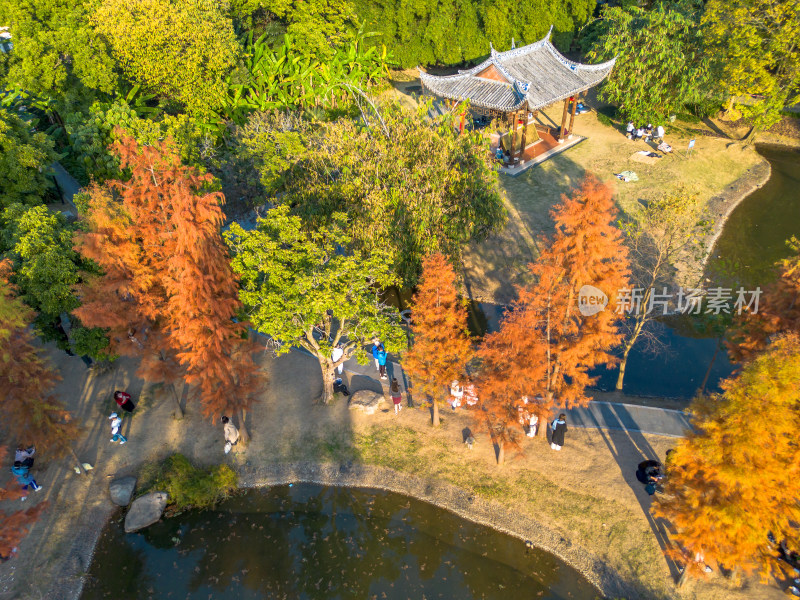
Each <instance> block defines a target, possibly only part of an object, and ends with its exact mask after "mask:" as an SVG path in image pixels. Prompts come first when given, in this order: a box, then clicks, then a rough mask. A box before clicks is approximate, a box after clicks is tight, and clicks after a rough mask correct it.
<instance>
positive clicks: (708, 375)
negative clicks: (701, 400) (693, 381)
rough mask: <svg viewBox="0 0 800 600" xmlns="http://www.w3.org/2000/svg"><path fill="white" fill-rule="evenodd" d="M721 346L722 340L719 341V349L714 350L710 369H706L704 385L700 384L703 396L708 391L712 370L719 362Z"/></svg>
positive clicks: (709, 365)
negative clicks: (715, 363) (716, 361)
mask: <svg viewBox="0 0 800 600" xmlns="http://www.w3.org/2000/svg"><path fill="white" fill-rule="evenodd" d="M720 346H722V338H719V339H717V347H716V348H714V355H713V356H712V357H711V362H710V363H708V369H706V374H705V377H703V383H702V384H700V391H699V392H698V393H699V394H702V393H704V392H705V391H706V385H707V384H708V378H709V377H710V376H711V368H712V367H713V366H714V361H715V360H717V354H719V349H720Z"/></svg>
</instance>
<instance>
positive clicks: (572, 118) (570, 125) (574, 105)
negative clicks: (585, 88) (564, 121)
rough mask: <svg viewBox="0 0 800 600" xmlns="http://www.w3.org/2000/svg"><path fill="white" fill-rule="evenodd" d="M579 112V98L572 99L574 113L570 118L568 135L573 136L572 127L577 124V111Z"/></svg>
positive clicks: (572, 112)
mask: <svg viewBox="0 0 800 600" xmlns="http://www.w3.org/2000/svg"><path fill="white" fill-rule="evenodd" d="M576 110H578V96H577V95H576V96H573V97H572V111H571V114H570V116H569V129H567V133H568V134H570V135H572V126H573V125H574V124H575V111H576Z"/></svg>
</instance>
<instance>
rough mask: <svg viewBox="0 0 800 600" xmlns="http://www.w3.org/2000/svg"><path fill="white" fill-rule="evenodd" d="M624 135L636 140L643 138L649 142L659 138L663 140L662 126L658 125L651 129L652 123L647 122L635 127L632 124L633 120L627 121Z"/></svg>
mask: <svg viewBox="0 0 800 600" xmlns="http://www.w3.org/2000/svg"><path fill="white" fill-rule="evenodd" d="M625 132H626V133H625V135H626V137H627V138H628V139H631V140H633V141H638V140H641V139H644V141H645V142H649V141H650V140H653V141H656V140H661V141H662V142H663V141H664V126H663V125H659V126H658V127H656V128H655V131H654V130H653V124H652V123H648V124H647V125H641V126H639V127H637V126H636V125H634V124H633V121H628V125H627V126H626V127H625Z"/></svg>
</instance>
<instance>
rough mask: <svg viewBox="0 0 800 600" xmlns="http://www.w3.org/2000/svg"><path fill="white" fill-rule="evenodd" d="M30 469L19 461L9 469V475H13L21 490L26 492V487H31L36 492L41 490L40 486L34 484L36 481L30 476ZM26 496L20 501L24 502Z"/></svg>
mask: <svg viewBox="0 0 800 600" xmlns="http://www.w3.org/2000/svg"><path fill="white" fill-rule="evenodd" d="M30 471H31V470H30V467H29V466H28V465H26V464H23V463H22V462H20V461H18V460H17V461H14V466H13V467H11V473H13V475H14V477H16V478H17V481H18V482H19V484H20V485H21V486H22V489H23V490H27V489H28V486H30V487H32V488H33V490H34V491H36V492H38V491H39V490H41V489H42V486H40V485H38V484H37V483H36V480H35V479H34V478H33V477H32V476H31V472H30ZM25 498H27V496H23V497H22V499H23V500H25Z"/></svg>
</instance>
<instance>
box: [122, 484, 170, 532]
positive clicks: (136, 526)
mask: <svg viewBox="0 0 800 600" xmlns="http://www.w3.org/2000/svg"><path fill="white" fill-rule="evenodd" d="M167 496H168V494H167V492H150V493H149V494H145V495H144V496H142V497H141V498H137V499H136V500H134V501H133V504H131V509H130V510H129V511H128V514H127V515H126V516H125V533H131V532H133V531H139V530H140V529H143V528H144V527H148V526H149V525H152V524H153V523H155V522H156V521H158V520H159V519H160V518H161V515H162V514H163V513H164V508H166V506H167Z"/></svg>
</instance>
